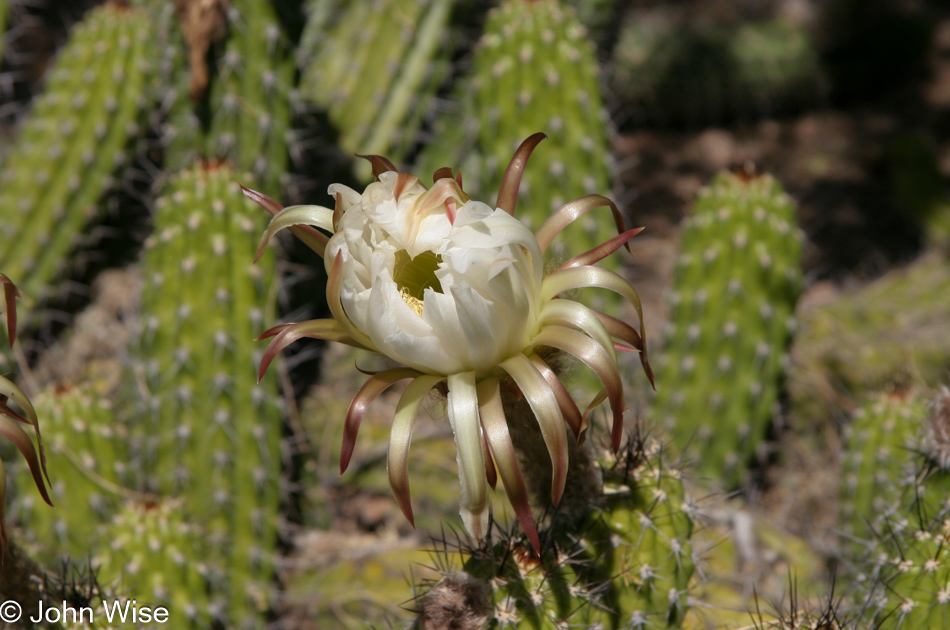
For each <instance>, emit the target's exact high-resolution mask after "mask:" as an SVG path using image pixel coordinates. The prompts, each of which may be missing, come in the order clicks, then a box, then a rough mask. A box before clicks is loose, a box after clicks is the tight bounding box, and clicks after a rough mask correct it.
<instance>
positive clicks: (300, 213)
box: [254, 206, 333, 261]
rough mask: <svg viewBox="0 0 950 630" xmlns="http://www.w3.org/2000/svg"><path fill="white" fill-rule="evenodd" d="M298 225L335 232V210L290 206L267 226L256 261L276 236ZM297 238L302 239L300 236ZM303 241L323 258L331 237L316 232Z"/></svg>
mask: <svg viewBox="0 0 950 630" xmlns="http://www.w3.org/2000/svg"><path fill="white" fill-rule="evenodd" d="M298 225H315V226H317V227H318V228H321V229H323V230H327V231H328V232H333V210H330V209H329V208H324V207H323V206H290V207H288V208H284V209H283V210H281V211H280V212H279V213H277V214H276V215H274V218H273V219H271V221H270V223H269V224H268V225H267V230H265V231H264V235H263V236H262V237H261V242H260V244H259V245H258V246H257V253H256V254H255V255H254V260H255V261H256V260H257V259H258V258H260V257H261V254H263V253H264V248H265V247H267V244H268V243H269V242H270V240H271V239H272V238H273V237H274V235H275V234H277V233H278V232H280V231H281V230H283V229H285V228H292V227H294V226H298ZM297 236H298V238H301V237H300V235H299V234H298V235H297ZM301 240H303V242H304V243H305V244H306V245H307V246H308V247H309V248H310V249H312V250H313V251H315V252H317V253H318V254H319V255H320V256H323V254H324V252H325V251H326V248H327V243H328V242H329V240H330V237H328V236H327V235H326V234H323V233H322V232H317V231H316V230H314V231H313V234H312V235H308V237H307V238H306V239H305V238H301Z"/></svg>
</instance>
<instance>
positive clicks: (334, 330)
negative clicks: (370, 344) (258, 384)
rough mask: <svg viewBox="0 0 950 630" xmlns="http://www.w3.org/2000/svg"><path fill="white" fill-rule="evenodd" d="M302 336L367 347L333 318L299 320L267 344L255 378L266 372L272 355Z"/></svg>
mask: <svg viewBox="0 0 950 630" xmlns="http://www.w3.org/2000/svg"><path fill="white" fill-rule="evenodd" d="M271 330H273V329H271ZM304 337H309V338H311V339H325V340H327V341H336V342H339V343H345V344H346V345H348V346H353V347H354V348H359V349H361V350H367V349H368V348H366V347H365V346H363V345H362V344H360V343H359V342H357V341H355V340H354V339H353V338H352V337H350V336H349V335H348V334H347V333H346V331H345V330H343V326H341V325H340V323H339V322H337V321H336V320H333V319H311V320H309V321H306V322H300V323H299V324H290V325H289V326H284V327H283V328H282V329H281V330H280V331H279V332H278V334H277V335H276V336H275V337H274V339H273V340H272V341H271V342H270V343H269V344H268V345H267V349H266V350H265V351H264V356H262V357H261V365H260V368H259V369H258V371H257V380H258V381H260V380H261V379H262V378H264V373H265V372H267V368H268V367H270V364H271V361H273V360H274V357H276V356H277V355H278V354H280V353H281V352H282V351H283V350H284V348H286V347H287V346H289V345H290V344H292V343H293V342H295V341H297V340H298V339H302V338H304Z"/></svg>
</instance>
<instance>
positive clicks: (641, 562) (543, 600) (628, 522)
mask: <svg viewBox="0 0 950 630" xmlns="http://www.w3.org/2000/svg"><path fill="white" fill-rule="evenodd" d="M609 459H613V465H612V466H609V467H608V468H607V469H606V470H605V471H604V475H605V485H604V497H603V499H602V504H601V505H600V506H599V507H596V508H595V509H592V511H591V512H590V513H589V514H588V515H587V516H586V517H584V519H582V522H581V523H579V524H576V527H572V528H571V529H570V532H571V533H566V531H565V530H563V529H560V528H557V527H555V528H554V529H552V530H550V531H549V533H548V535H549V537H547V538H546V539H547V540H549V541H550V543H549V546H548V547H546V548H545V549H544V553H543V556H542V558H538V557H537V556H536V555H534V554H533V552H532V550H531V547H530V546H529V545H528V544H527V542H526V541H519V540H515V539H507V540H503V541H501V542H499V543H497V544H495V545H494V546H491V547H488V548H483V549H478V550H473V551H472V552H471V555H470V557H469V558H468V559H467V561H466V562H465V565H464V567H463V570H464V572H465V574H466V577H465V581H469V582H471V581H473V579H474V584H475V585H478V584H480V585H481V587H480V589H479V588H475V586H472V585H471V584H469V585H468V586H466V590H468V591H469V592H475V591H479V590H480V591H482V592H484V593H485V597H486V598H487V599H490V600H491V603H490V604H486V605H484V609H485V610H484V612H483V614H484V616H485V617H486V623H485V625H484V626H483V627H485V628H498V629H501V628H520V629H528V628H534V629H539V628H551V629H554V628H566V627H572V628H573V627H583V628H624V629H627V628H631V629H632V628H636V629H644V628H673V627H679V626H680V624H681V623H682V621H683V618H684V615H685V613H686V605H687V594H688V591H689V580H690V577H691V576H692V573H693V558H692V552H691V547H690V543H689V540H690V536H691V532H692V523H693V521H692V511H691V509H690V508H689V507H688V504H687V502H686V501H684V495H683V487H682V482H681V480H680V475H679V471H678V470H677V469H675V468H673V467H669V466H668V465H667V462H666V461H665V458H664V457H662V456H661V453H660V450H659V448H658V446H657V444H656V443H655V442H654V443H652V444H651V446H650V447H649V448H648V450H647V451H646V452H643V451H639V452H632V451H630V452H626V453H624V454H623V455H622V456H621V458H620V461H619V462H618V461H617V460H616V459H614V458H612V456H610V457H609ZM608 464H609V462H608ZM559 537H560V538H561V540H559ZM556 540H557V541H558V543H557V544H555V543H554V541H556ZM459 582H460V577H459V575H458V574H456V575H451V576H449V577H448V578H446V579H445V580H443V582H442V583H440V585H437V586H436V587H435V588H433V589H432V591H431V592H430V593H429V594H427V595H426V596H424V597H423V600H422V617H421V619H420V624H421V627H422V628H427V627H429V626H427V625H426V624H427V623H431V622H432V619H433V618H434V616H436V615H438V614H439V611H438V608H439V606H440V605H442V603H443V602H444V598H445V593H446V590H447V589H448V590H451V589H453V588H455V586H456V585H457V584H459ZM471 608H472V610H473V611H474V610H476V609H478V608H479V606H477V605H472V606H471ZM473 627H474V626H473ZM479 627H482V626H479Z"/></svg>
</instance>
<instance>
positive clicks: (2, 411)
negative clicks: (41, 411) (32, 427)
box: [0, 396, 30, 424]
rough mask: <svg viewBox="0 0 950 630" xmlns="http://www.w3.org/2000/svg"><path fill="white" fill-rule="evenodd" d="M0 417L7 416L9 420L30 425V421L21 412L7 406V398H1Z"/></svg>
mask: <svg viewBox="0 0 950 630" xmlns="http://www.w3.org/2000/svg"><path fill="white" fill-rule="evenodd" d="M0 415H4V416H7V417H8V418H13V419H14V420H16V421H17V422H21V423H23V424H29V423H30V421H29V420H27V419H26V418H24V417H23V415H22V414H21V413H20V412H18V411H17V410H16V409H14V408H13V407H10V406H8V405H7V397H6V396H0Z"/></svg>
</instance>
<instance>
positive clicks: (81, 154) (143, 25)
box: [0, 2, 152, 297]
mask: <svg viewBox="0 0 950 630" xmlns="http://www.w3.org/2000/svg"><path fill="white" fill-rule="evenodd" d="M151 26H152V25H151V22H150V20H149V19H148V18H147V16H146V15H145V14H144V13H143V12H142V11H140V10H138V9H134V8H130V7H129V6H128V5H126V4H123V3H120V2H108V3H106V4H104V5H102V6H101V7H98V8H96V9H94V10H92V11H90V12H89V14H88V15H87V16H86V17H85V19H84V20H83V21H82V22H81V23H80V24H78V25H77V26H76V28H75V29H73V32H72V34H71V37H70V40H69V42H68V43H67V44H66V46H65V47H64V48H63V50H62V52H61V53H60V55H59V57H58V59H57V61H56V64H55V67H54V68H53V70H52V72H51V73H50V77H49V81H48V82H47V85H46V89H45V91H44V92H43V94H42V95H41V96H40V97H39V99H38V100H37V102H36V104H35V105H34V107H33V111H32V112H30V114H29V116H28V118H27V119H26V121H25V122H24V124H23V126H22V128H21V129H20V130H19V135H18V137H17V139H16V145H15V147H14V148H13V150H12V152H11V153H10V155H9V156H8V158H7V160H6V167H5V168H4V170H3V171H2V172H0V237H2V238H3V240H4V242H5V245H4V247H3V248H2V249H0V268H2V269H3V270H4V272H5V273H6V274H7V275H9V276H10V277H11V278H15V279H16V280H17V283H18V284H19V285H20V288H21V289H22V290H23V292H24V293H26V294H27V295H30V296H32V297H42V296H44V295H45V294H47V293H48V292H49V291H50V290H51V289H50V281H51V280H52V279H53V277H54V276H55V275H56V274H57V273H58V272H60V271H61V270H62V268H63V267H64V265H65V263H66V259H67V255H68V254H69V252H70V250H71V249H72V248H73V247H74V246H76V245H77V244H79V243H81V242H82V240H83V238H84V233H83V230H82V228H83V225H84V224H85V223H86V222H87V221H88V220H89V219H90V218H91V217H92V216H93V215H94V214H95V213H96V203H97V201H98V199H99V197H100V196H101V195H102V193H103V192H104V191H105V190H107V189H108V188H109V187H110V185H111V182H112V174H113V172H114V171H115V170H116V168H117V167H118V166H120V165H121V164H123V163H124V160H125V157H126V156H125V153H124V149H125V148H126V146H127V144H128V141H129V138H130V136H131V135H133V134H134V133H135V132H136V129H137V123H138V122H140V116H141V114H142V112H143V111H144V107H145V102H144V101H145V100H146V99H145V98H144V97H145V95H146V92H147V91H146V84H147V81H148V76H149V75H148V72H149V66H150V63H149V59H150V55H151V51H150V45H151V42H152V29H151Z"/></svg>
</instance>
